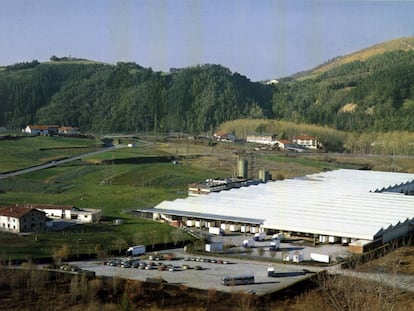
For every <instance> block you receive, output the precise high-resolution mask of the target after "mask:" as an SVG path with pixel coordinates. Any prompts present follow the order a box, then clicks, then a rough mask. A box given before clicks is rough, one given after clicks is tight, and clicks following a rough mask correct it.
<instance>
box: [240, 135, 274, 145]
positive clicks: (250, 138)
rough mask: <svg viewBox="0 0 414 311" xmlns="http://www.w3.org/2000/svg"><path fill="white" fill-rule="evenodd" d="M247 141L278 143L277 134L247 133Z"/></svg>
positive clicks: (266, 143)
mask: <svg viewBox="0 0 414 311" xmlns="http://www.w3.org/2000/svg"><path fill="white" fill-rule="evenodd" d="M246 141H247V142H248V143H255V144H263V145H275V144H276V143H277V136H276V135H247V137H246Z"/></svg>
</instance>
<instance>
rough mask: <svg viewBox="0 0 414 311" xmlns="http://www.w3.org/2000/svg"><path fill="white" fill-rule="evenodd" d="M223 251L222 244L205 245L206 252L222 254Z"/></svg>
mask: <svg viewBox="0 0 414 311" xmlns="http://www.w3.org/2000/svg"><path fill="white" fill-rule="evenodd" d="M222 251H223V243H222V242H218V243H210V244H206V252H222Z"/></svg>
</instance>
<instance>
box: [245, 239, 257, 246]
mask: <svg viewBox="0 0 414 311" xmlns="http://www.w3.org/2000/svg"><path fill="white" fill-rule="evenodd" d="M242 246H243V247H254V240H253V239H250V240H243V243H242Z"/></svg>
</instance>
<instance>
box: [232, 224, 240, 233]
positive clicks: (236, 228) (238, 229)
mask: <svg viewBox="0 0 414 311" xmlns="http://www.w3.org/2000/svg"><path fill="white" fill-rule="evenodd" d="M237 231H240V225H236V224H232V225H230V232H237Z"/></svg>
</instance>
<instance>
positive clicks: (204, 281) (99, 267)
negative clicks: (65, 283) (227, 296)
mask: <svg viewBox="0 0 414 311" xmlns="http://www.w3.org/2000/svg"><path fill="white" fill-rule="evenodd" d="M158 254H160V253H158ZM174 254H175V256H176V257H177V259H175V260H158V261H155V260H152V262H154V264H155V265H156V266H158V264H161V263H163V264H171V265H173V266H174V267H175V271H168V270H165V271H159V270H157V269H156V268H155V269H151V270H146V269H140V268H122V267H120V266H108V265H105V264H104V263H103V261H83V262H74V263H73V264H75V265H77V266H78V267H80V268H81V269H85V270H90V271H94V272H95V273H96V275H102V276H118V277H122V278H128V279H134V280H142V281H145V280H146V279H147V278H162V279H163V280H165V281H167V282H168V283H171V284H182V285H186V286H189V287H194V288H199V289H206V290H208V289H210V288H216V289H217V290H219V291H225V292H232V291H242V292H243V291H244V292H247V291H249V292H252V291H254V292H255V293H256V294H257V295H263V294H267V293H270V292H274V291H277V290H280V289H283V288H285V287H288V286H291V285H293V284H295V283H297V282H299V281H301V280H304V279H306V278H308V277H310V276H311V275H313V273H309V272H307V273H305V272H303V270H302V269H303V268H305V267H302V266H296V265H285V264H278V265H274V266H275V268H276V270H275V271H276V275H277V277H268V273H267V268H268V264H267V263H261V262H254V261H243V260H233V259H228V263H227V264H226V263H221V264H220V263H217V262H207V261H206V259H209V260H211V259H213V261H217V260H218V259H221V260H223V258H219V257H207V256H204V257H202V258H203V260H204V261H203V262H201V261H188V259H189V258H186V257H188V254H184V252H183V251H181V250H180V251H177V250H175V251H174ZM147 257H148V256H146V257H144V258H147ZM196 257H197V256H190V258H192V259H193V260H194V259H195V258H196ZM184 258H186V260H184ZM118 259H119V260H126V259H127V258H118ZM140 260H141V262H145V263H147V264H148V263H149V262H150V260H148V259H140ZM224 261H227V260H224ZM183 265H188V267H189V268H188V269H183V268H182V267H183ZM196 266H199V267H201V270H196V269H195V267H196ZM308 269H309V268H308ZM317 270H320V269H314V271H317ZM240 274H253V275H254V277H255V283H254V284H251V285H238V286H225V285H222V284H220V280H221V278H222V277H223V276H225V275H228V276H235V275H240Z"/></svg>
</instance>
